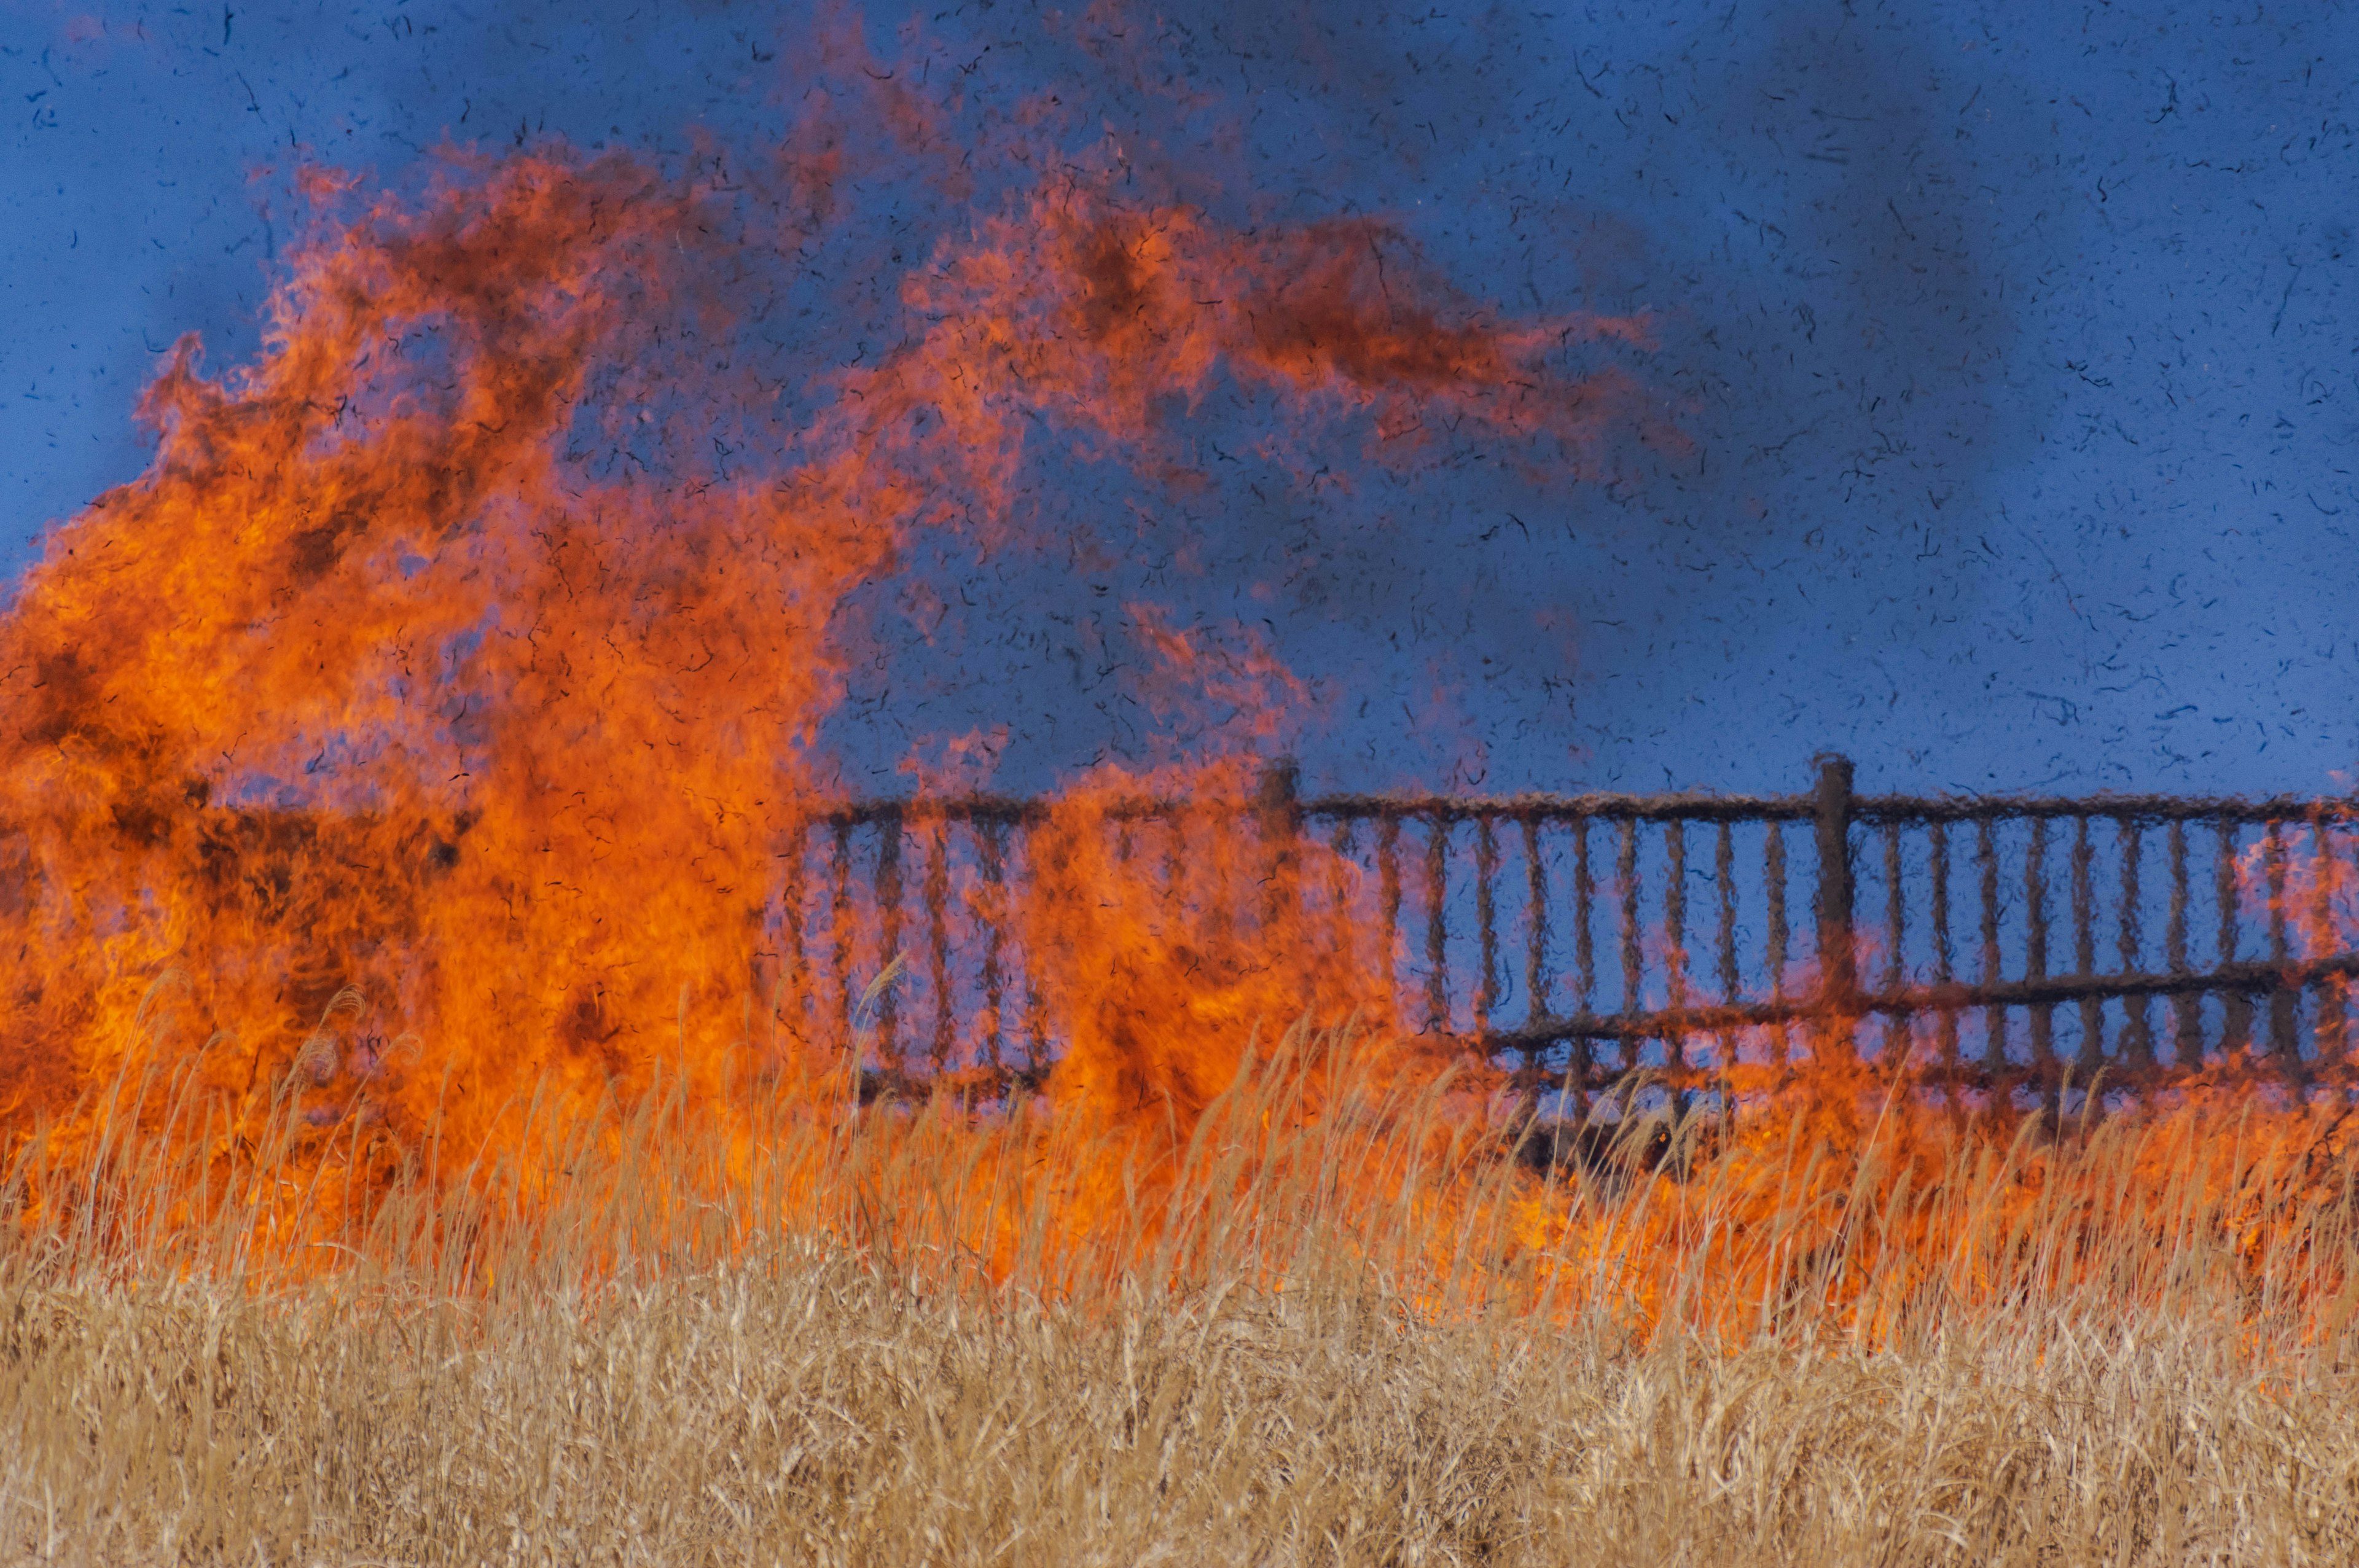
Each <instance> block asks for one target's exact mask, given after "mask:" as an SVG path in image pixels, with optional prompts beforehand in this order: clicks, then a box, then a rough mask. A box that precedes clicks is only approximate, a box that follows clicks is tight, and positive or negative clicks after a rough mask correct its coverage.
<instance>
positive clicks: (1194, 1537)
mask: <svg viewBox="0 0 2359 1568" xmlns="http://www.w3.org/2000/svg"><path fill="white" fill-rule="evenodd" d="M1364 1059H1366V1053H1364V1052H1363V1051H1361V1050H1359V1049H1358V1047H1357V1044H1356V1043H1354V1042H1353V1041H1351V1040H1349V1039H1348V1038H1346V1037H1344V1036H1342V1035H1329V1036H1314V1035H1312V1034H1310V1033H1308V1032H1306V1031H1297V1032H1296V1033H1294V1034H1293V1035H1292V1036H1290V1037H1289V1038H1288V1042H1287V1043H1286V1044H1285V1046H1284V1048H1282V1049H1280V1050H1278V1051H1277V1052H1275V1053H1274V1054H1271V1055H1270V1056H1269V1057H1268V1058H1267V1059H1266V1060H1263V1061H1261V1062H1260V1063H1259V1064H1258V1065H1255V1066H1252V1067H1250V1068H1249V1070H1248V1071H1246V1072H1245V1073H1244V1074H1243V1075H1241V1076H1240V1078H1239V1081H1238V1082H1236V1083H1235V1084H1234V1085H1233V1086H1232V1087H1231V1088H1230V1089H1229V1091H1228V1092H1227V1093H1226V1094H1224V1095H1223V1096H1222V1097H1221V1098H1219V1099H1218V1100H1216V1101H1215V1102H1214V1104H1213V1105H1212V1107H1211V1108H1210V1109H1208V1110H1207V1111H1206V1112H1205V1114H1204V1115H1203V1117H1202V1119H1201V1120H1200V1121H1198V1122H1197V1123H1196V1124H1195V1125H1193V1126H1192V1127H1190V1128H1181V1127H1178V1126H1176V1125H1174V1126H1168V1127H1165V1128H1162V1129H1161V1130H1157V1129H1156V1128H1154V1127H1153V1126H1152V1125H1151V1123H1150V1124H1148V1125H1147V1126H1145V1127H1142V1126H1140V1125H1136V1124H1133V1123H1129V1122H1124V1121H1119V1120H1107V1119H1103V1118H1097V1119H1093V1118H1092V1117H1089V1116H1086V1115H1082V1114H1079V1113H1076V1112H1074V1111H1073V1110H1071V1108H1067V1109H1065V1110H1063V1111H1060V1112H1059V1113H1057V1114H1053V1115H1051V1114H1048V1113H1046V1112H1044V1111H1043V1110H1041V1109H1040V1108H1038V1107H1033V1108H1029V1109H1018V1110H1016V1111H1012V1112H1011V1111H1008V1110H1006V1109H1005V1108H1002V1109H998V1110H995V1111H994V1112H993V1113H992V1114H990V1115H987V1116H985V1115H977V1114H974V1113H972V1112H971V1111H970V1110H969V1109H967V1108H961V1107H959V1106H956V1105H954V1104H951V1103H949V1102H947V1101H945V1102H938V1103H937V1104H935V1105H933V1106H931V1107H928V1108H921V1109H918V1110H912V1111H904V1110H896V1109H892V1108H879V1107H867V1108H861V1107H859V1106H858V1105H857V1102H856V1100H854V1099H853V1098H851V1097H850V1096H849V1095H848V1094H846V1093H845V1092H843V1091H844V1090H845V1089H846V1087H847V1086H845V1085H843V1084H841V1083H834V1084H831V1083H830V1082H827V1081H823V1080H821V1081H807V1082H801V1083H780V1082H775V1081H774V1082H771V1083H768V1084H766V1085H762V1086H758V1087H747V1088H745V1090H744V1091H743V1092H742V1093H741V1094H738V1095H737V1096H736V1098H734V1100H733V1102H732V1104H731V1105H730V1106H729V1107H728V1108H726V1109H727V1112H728V1113H727V1114H725V1115H724V1114H722V1108H716V1106H715V1105H714V1104H713V1103H712V1101H711V1100H710V1099H709V1098H699V1097H698V1096H695V1095H691V1094H689V1093H685V1092H681V1091H679V1089H678V1088H677V1087H675V1088H674V1089H672V1090H669V1091H658V1092H657V1093H654V1094H651V1095H649V1096H647V1097H645V1098H642V1099H640V1100H639V1101H637V1102H636V1103H635V1104H633V1105H630V1106H627V1107H622V1106H617V1107H614V1108H612V1110H611V1113H610V1114H609V1115H607V1116H604V1117H603V1118H600V1119H594V1120H592V1121H590V1122H586V1123H583V1124H581V1125H576V1126H569V1127H562V1128H560V1127H554V1126H550V1125H548V1124H547V1122H546V1121H545V1120H544V1121H543V1122H542V1123H541V1124H540V1126H539V1130H538V1131H537V1132H535V1131H533V1130H532V1129H533V1128H534V1126H535V1121H534V1115H535V1113H534V1110H533V1108H531V1107H529V1106H527V1107H521V1108H517V1112H516V1119H515V1122H514V1125H515V1127H516V1129H517V1130H518V1131H517V1135H516V1137H515V1138H513V1139H511V1140H508V1141H506V1142H504V1143H503V1144H501V1145H500V1146H499V1147H498V1148H496V1149H491V1148H485V1149H478V1150H449V1151H443V1150H434V1149H430V1148H429V1149H423V1150H418V1151H412V1152H410V1155H411V1157H410V1158H408V1160H407V1161H406V1162H400V1163H398V1164H397V1166H396V1167H395V1168H393V1169H392V1170H391V1171H390V1173H389V1174H388V1173H386V1170H385V1169H384V1168H383V1167H382V1166H381V1165H380V1164H378V1163H374V1162H375V1161H377V1160H378V1158H379V1156H378V1155H377V1154H375V1153H373V1152H370V1150H369V1147H368V1141H367V1135H366V1132H365V1130H364V1127H363V1126H362V1122H363V1121H364V1119H355V1118H352V1117H346V1118H345V1119H343V1120H337V1119H332V1118H331V1119H321V1118H319V1117H316V1116H314V1115H312V1114H310V1110H309V1109H307V1108H306V1107H305V1106H304V1104H303V1103H302V1099H301V1097H300V1095H299V1094H298V1093H297V1092H296V1091H295V1090H294V1088H293V1087H281V1089H280V1090H279V1091H277V1093H276V1094H274V1095H273V1096H272V1097H271V1098H269V1099H267V1100H266V1102H264V1103H263V1104H261V1105H260V1106H259V1107H252V1106H249V1107H246V1108H243V1109H237V1108H226V1109H224V1108H200V1107H195V1106H192V1105H183V1104H180V1103H179V1102H177V1101H176V1100H175V1098H174V1090H173V1087H172V1085H170V1084H169V1083H147V1084H142V1085H118V1086H115V1088H114V1099H113V1100H112V1101H110V1102H109V1103H108V1104H107V1105H105V1106H103V1107H101V1108H100V1111H101V1113H102V1114H100V1115H98V1116H97V1117H96V1118H95V1119H93V1120H92V1122H91V1123H90V1124H89V1125H88V1126H87V1127H85V1128H83V1129H82V1130H81V1132H80V1133H79V1134H77V1136H75V1137H74V1138H71V1139H69V1138H66V1137H64V1136H62V1134H60V1135H58V1136H53V1137H50V1138H49V1139H47V1140H41V1139H36V1140H33V1141H28V1142H27V1143H26V1144H24V1145H23V1146H22V1147H20V1148H19V1150H18V1151H17V1152H16V1159H15V1162H14V1164H13V1166H12V1168H11V1170H10V1173H9V1178H8V1182H7V1185H6V1189H5V1200H6V1202H7V1204H8V1206H9V1212H10V1216H11V1222H10V1224H9V1226H8V1229H7V1233H8V1235H9V1238H10V1239H9V1240H8V1242H7V1243H6V1249H5V1257H0V1549H5V1553H6V1555H7V1556H8V1557H10V1558H12V1559H22V1560H36V1561H66V1562H88V1563H147V1562H157V1563H162V1562H173V1563H184V1562H200V1563H214V1562H219V1563H568V1564H571V1563H706V1562H711V1563H878V1564H886V1563H890V1564H902V1563H1000V1562H1005V1563H1059V1564H1062V1563H1123V1564H1130V1563H1155V1562H1172V1563H1296V1562H1301V1563H1461V1562H1463V1563H1478V1562H1479V1563H1502V1564H1505V1563H1600V1564H1607V1563H1645V1564H1648V1565H1649V1568H1654V1565H1658V1564H1672V1563H1698V1564H1701V1563H1808V1564H1810V1568H1836V1565H1838V1564H1853V1563H1859V1564H1868V1563H1875V1564H1917V1563H1961V1564H1963V1563H1976V1564H1980V1563H2076V1564H2077V1563H2120V1564H2131V1563H2154V1564H2162V1563H2170V1564H2179V1563H2321V1564H2347V1563H2352V1562H2354V1561H2359V1400H2354V1395H2359V1358H2354V1351H2359V1333H2354V1328H2353V1325H2352V1317H2353V1314H2354V1303H2359V1293H2354V1292H2359V1271H2354V1270H2353V1268H2352V1266H2351V1265H2352V1264H2353V1262H2354V1259H2359V1252H2354V1228H2353V1225H2352V1220H2353V1217H2354V1203H2353V1197H2352V1193H2351V1176H2352V1172H2353V1162H2352V1160H2351V1158H2350V1154H2349V1150H2348V1146H2347V1144H2346V1143H2344V1142H2343V1131H2342V1123H2341V1121H2340V1120H2339V1119H2338V1117H2337V1115H2336V1114H2335V1113H2334V1112H2332V1111H2331V1110H2327V1109H2319V1108H2299V1107H2284V1106H2279V1107H2276V1108H2269V1107H2267V1106H2249V1105H2248V1106H2245V1107H2243V1108H2240V1109H2235V1110H2234V1113H2233V1114H2231V1111H2230V1108H2225V1107H2223V1104H2222V1103H2220V1102H2218V1101H2212V1102H2206V1103H2205V1104H2203V1105H2201V1106H2199V1107H2196V1108H2191V1109H2190V1110H2187V1111H2183V1112H2180V1113H2178V1114H2175V1115H2157V1116H2153V1117H2149V1118H2147V1119H2140V1120H2129V1119H2115V1120H2113V1121H2110V1122H2104V1123H2099V1124H2095V1125H2093V1126H2087V1127H2081V1128H2076V1129H2073V1130H2070V1131H2069V1132H2067V1133H2064V1134H2059V1133H2057V1132H2056V1131H2055V1130H2053V1129H2049V1128H2042V1127H2039V1126H2037V1125H2031V1124H2026V1125H2024V1126H2019V1127H2015V1128H2010V1129H1999V1130H1990V1129H1976V1128H1973V1127H1962V1126H1959V1125H1956V1124H1953V1123H1950V1122H1946V1121H1944V1120H1943V1119H1940V1118H1939V1117H1934V1116H1930V1115H1920V1114H1917V1113H1915V1112H1913V1111H1906V1110H1904V1111H1900V1112H1896V1108H1895V1107H1896V1103H1897V1102H1896V1099H1895V1098H1894V1097H1893V1096H1891V1095H1889V1094H1886V1096H1884V1097H1883V1098H1881V1099H1879V1098H1877V1097H1876V1096H1875V1095H1874V1094H1873V1093H1863V1092H1861V1091H1862V1089H1863V1086H1861V1085H1857V1084H1849V1085H1846V1084H1824V1083H1822V1084H1821V1085H1819V1086H1818V1087H1816V1088H1815V1089H1813V1090H1812V1091H1811V1092H1810V1093H1809V1094H1806V1095H1804V1096H1801V1097H1800V1098H1794V1099H1792V1100H1790V1101H1773V1102H1770V1103H1766V1104H1764V1105H1761V1106H1759V1107H1756V1108H1755V1110H1754V1111H1753V1112H1752V1113H1751V1115H1750V1116H1749V1118H1748V1119H1747V1120H1746V1122H1745V1124H1743V1125H1741V1126H1739V1127H1737V1128H1735V1129H1733V1130H1731V1129H1722V1130H1717V1131H1711V1130H1705V1131H1710V1132H1711V1135H1709V1136H1699V1135H1698V1133H1699V1130H1698V1129H1695V1128H1689V1129H1683V1130H1680V1137H1679V1138H1678V1139H1677V1140H1675V1141H1674V1143H1675V1146H1674V1148H1673V1149H1672V1155H1673V1158H1671V1159H1670V1160H1669V1162H1667V1163H1666V1164H1665V1165H1664V1166H1663V1167H1662V1168H1661V1169H1658V1170H1654V1171H1647V1170H1645V1169H1641V1168H1639V1167H1638V1166H1636V1164H1633V1163H1629V1162H1622V1163H1619V1164H1617V1163H1615V1162H1613V1161H1611V1160H1607V1161H1604V1162H1601V1163H1600V1164H1599V1165H1598V1166H1597V1167H1596V1168H1594V1169H1591V1168H1584V1167H1579V1166H1573V1167H1567V1168H1564V1169H1561V1170H1560V1171H1559V1172H1557V1173H1555V1174H1554V1175H1553V1176H1551V1177H1546V1178H1544V1177H1542V1176H1540V1175H1538V1174H1537V1173H1534V1172H1533V1171H1532V1170H1531V1169H1529V1168H1528V1166H1527V1164H1525V1163H1519V1162H1517V1160H1515V1159H1514V1158H1512V1149H1511V1147H1510V1145H1511V1144H1512V1143H1513V1141H1514V1140H1515V1138H1516V1137H1517V1131H1516V1130H1515V1129H1514V1128H1513V1127H1512V1125H1502V1124H1498V1123H1496V1122H1495V1120H1494V1119H1491V1118H1490V1117H1489V1115H1488V1110H1489V1108H1488V1107H1487V1106H1486V1104H1485V1102H1484V1100H1483V1098H1482V1097H1481V1096H1480V1095H1479V1094H1477V1093H1474V1092H1473V1091H1472V1090H1471V1089H1470V1087H1468V1086H1467V1085H1466V1084H1465V1083H1464V1082H1462V1081H1453V1080H1452V1079H1451V1078H1450V1077H1448V1076H1441V1077H1440V1078H1430V1079H1425V1080H1422V1081H1419V1082H1417V1083H1414V1084H1408V1085H1404V1084H1403V1083H1401V1082H1399V1081H1397V1079H1396V1080H1392V1081H1386V1082H1384V1083H1378V1082H1376V1081H1375V1080H1373V1079H1370V1078H1364V1077H1362V1076H1358V1075H1356V1074H1355V1073H1354V1071H1353V1067H1352V1064H1353V1062H1355V1061H1359V1060H1364ZM1871 1087H1872V1086H1871ZM134 1107H136V1110H135V1109H133V1108H134ZM225 1129H227V1131H225ZM339 1137H341V1138H342V1139H343V1142H342V1144H339V1143H337V1142H336V1141H335V1140H336V1139H337V1138H339ZM338 1148H342V1150H343V1151H344V1153H343V1154H342V1156H337V1155H336V1154H335V1151H336V1150H337V1149H338ZM339 1157H341V1158H342V1160H343V1161H344V1163H343V1164H342V1165H341V1166H339V1165H338V1164H337V1163H336V1159H337V1158H339ZM351 1171H363V1172H367V1173H370V1181H371V1183H372V1184H371V1185H369V1186H368V1187H367V1188H366V1189H365V1190H364V1191H359V1190H358V1189H355V1190H354V1191H347V1190H345V1189H344V1188H343V1186H342V1182H343V1180H344V1175H343V1173H346V1172H351ZM356 1191H358V1192H359V1195H357V1196H356V1195H355V1192H356ZM363 1200H365V1201H363Z"/></svg>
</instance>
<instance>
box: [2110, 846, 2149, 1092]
mask: <svg viewBox="0 0 2359 1568" xmlns="http://www.w3.org/2000/svg"><path fill="white" fill-rule="evenodd" d="M2145 853H2146V827H2145V825H2144V824H2142V823H2139V822H2136V821H2130V822H2125V823H2123V824H2122V826H2121V857H2122V869H2121V881H2122V905H2121V910H2122V913H2121V926H2120V932H2119V937H2118V940H2119V956H2120V959H2121V972H2122V973H2123V974H2125V975H2131V974H2136V972H2137V971H2138V969H2139V968H2140V967H2142V966H2143V965H2144V964H2145V962H2146V951H2145V949H2146V928H2145V919H2146V909H2145V892H2144V889H2143V888H2142V887H2141V885H2140V881H2139V878H2140V874H2141V862H2142V861H2143V860H2144V858H2145ZM2122 1011H2123V1015H2124V1024H2123V1033H2122V1052H2121V1054H2122V1062H2123V1064H2124V1065H2125V1066H2126V1067H2127V1068H2129V1069H2130V1070H2131V1071H2132V1072H2134V1073H2135V1072H2144V1071H2146V1070H2147V1068H2150V1067H2152V1066H2153V1065H2154V1015H2153V1010H2152V1008H2151V1006H2150V1004H2149V1003H2148V1002H2147V999H2146V998H2145V997H2142V996H2140V997H2127V998H2125V999H2124V1000H2123V1002H2122Z"/></svg>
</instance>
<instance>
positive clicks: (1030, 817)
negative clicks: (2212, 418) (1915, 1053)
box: [806, 791, 2359, 827]
mask: <svg viewBox="0 0 2359 1568" xmlns="http://www.w3.org/2000/svg"><path fill="white" fill-rule="evenodd" d="M1267 804H1268V802H1267V800H1266V799H1255V798H1250V797H1249V798H1245V799H1237V800H1212V801H1207V800H1197V799H1190V798H1188V797H1172V796H1159V795H1124V796H1118V797H1115V798H1113V799H1110V800H1107V801H1105V802H1103V803H1102V806H1101V809H1103V812H1104V813H1105V815H1106V816H1109V817H1112V818H1114V819H1115V820H1129V821H1143V820H1149V819H1153V818H1157V817H1163V816H1172V815H1175V814H1177V813H1179V812H1181V811H1195V812H1211V813H1219V812H1223V811H1231V812H1244V813H1250V812H1254V811H1258V810H1262V809H1266V806H1267ZM1288 804H1289V806H1290V807H1291V809H1293V810H1294V811H1296V812H1299V814H1300V815H1302V816H1321V817H1326V818H1329V819H1331V820H1359V821H1364V820H1382V819H1385V818H1388V817H1389V818H1402V817H1415V818H1419V819H1421V820H1425V821H1434V822H1471V821H1478V820H1482V819H1484V818H1488V819H1491V820H1495V821H1499V820H1504V821H1574V820H1579V819H1583V818H1587V819H1591V820H1596V821H1605V822H1618V821H1637V822H1807V821H1810V819H1811V818H1813V817H1814V816H1816V815H1817V814H1818V809H1819V802H1818V798H1817V797H1816V796H1815V795H1715V794H1708V793H1704V792H1701V791H1696V792H1688V793H1680V794H1664V795H1619V794H1608V793H1603V792H1599V793H1593V794H1583V795H1547V794H1538V793H1531V794H1522V795H1439V794H1432V793H1400V794H1383V795H1372V794H1335V795H1310V796H1307V797H1301V798H1293V799H1289V801H1288ZM1053 806H1054V803H1053V802H1052V801H1051V800H1049V799H1047V798H1026V797H1023V796H1017V795H991V794H968V795H917V796H910V797H905V798H897V799H875V800H855V801H845V802H842V803H839V804H836V805H832V806H823V807H821V808H820V809H818V810H816V811H813V812H812V813H810V816H809V817H807V818H806V820H807V821H808V822H810V823H811V824H814V825H822V826H828V827H861V826H864V825H868V824H873V823H882V822H890V821H896V820H916V821H926V820H932V819H943V820H949V821H958V822H973V823H984V824H1002V825H1008V826H1016V825H1021V824H1028V823H1034V822H1039V821H1043V820H1046V819H1047V817H1048V816H1049V814H1050V812H1051V810H1052V809H1053ZM1849 807H1850V808H1849V812H1848V816H1849V820H1851V821H1852V822H1854V823H1858V824H1862V825H1864V826H1873V827H1881V826H1885V825H1887V824H1895V825H1904V826H1905V825H1911V824H1932V823H1951V822H1995V821H2007V820H2018V819H2022V820H2028V819H2036V818H2047V819H2050V820H2056V819H2061V820H2071V819H2073V818H2091V819H2104V818H2110V819H2114V820H2118V821H2125V822H2227V823H2239V824H2252V823H2267V822H2288V821H2299V820H2304V819H2309V818H2322V819H2324V820H2327V821H2335V822H2345V821H2348V822H2359V796H2332V795H2330V796H2309V795H2269V796H2267V797H2264V798H2262V799H2258V800H2252V799H2245V798H2243V797H2241V796H2236V795H2114V794H2099V795H1854V796H1853V797H1852V798H1851V800H1850V803H1849Z"/></svg>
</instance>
